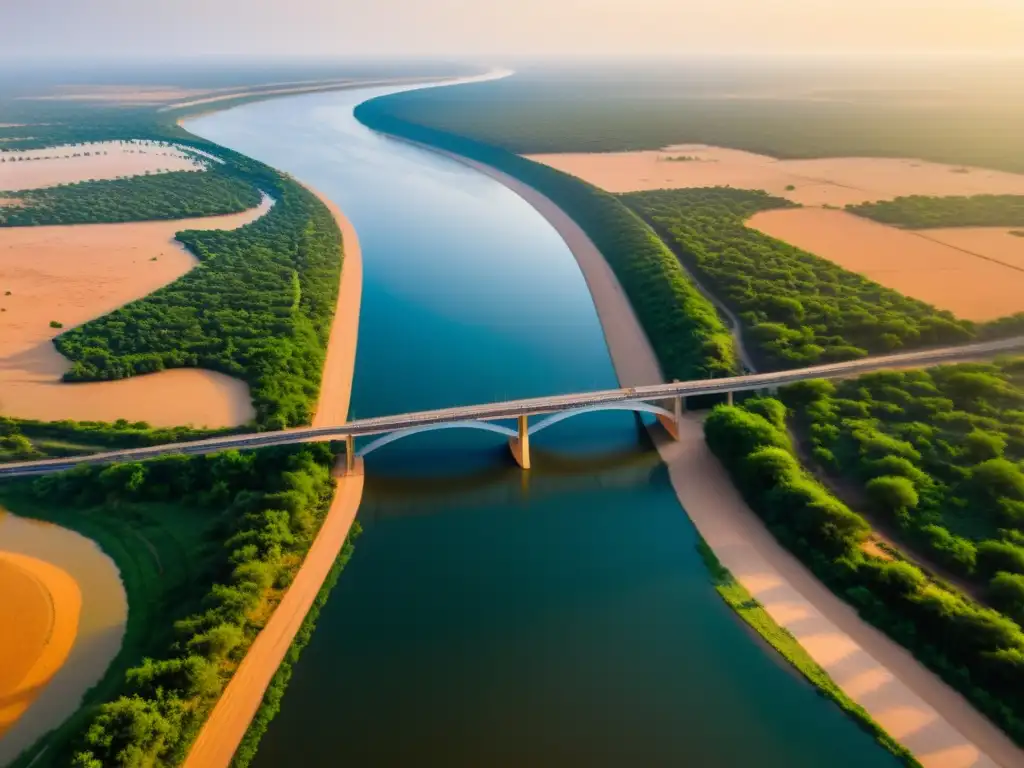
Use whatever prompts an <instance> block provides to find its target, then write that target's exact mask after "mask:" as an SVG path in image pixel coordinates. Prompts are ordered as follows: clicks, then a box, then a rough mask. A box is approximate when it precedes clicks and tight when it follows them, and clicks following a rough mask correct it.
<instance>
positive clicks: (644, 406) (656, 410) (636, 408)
mask: <svg viewBox="0 0 1024 768" xmlns="http://www.w3.org/2000/svg"><path fill="white" fill-rule="evenodd" d="M598 411H633V412H634V413H653V414H654V415H655V416H667V417H668V418H669V419H672V420H673V421H675V418H676V417H675V414H674V413H672V412H671V411H667V410H665V409H664V408H662V407H661V406H658V405H652V404H651V403H644V402H641V401H639V400H634V401H629V402H623V403H601V404H600V405H585V406H583V407H581V408H572V409H570V410H568V411H559V412H558V413H554V414H552V415H550V416H548V417H547V418H546V419H541V420H540V421H538V422H536V423H535V424H534V425H533V426H532V427H530V428H529V430H528V431H527V434H528V435H531V436H532V435H535V434H537V433H538V432H540V431H541V430H542V429H547V428H548V427H552V426H554V425H555V424H557V423H558V422H560V421H565V420H566V419H571V418H573V417H574V416H582V415H583V414H585V413H597V412H598Z"/></svg>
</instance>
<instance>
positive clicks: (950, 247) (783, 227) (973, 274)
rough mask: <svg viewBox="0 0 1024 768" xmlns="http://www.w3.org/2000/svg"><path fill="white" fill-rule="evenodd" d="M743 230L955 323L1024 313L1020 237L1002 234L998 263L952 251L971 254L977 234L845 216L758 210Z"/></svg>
mask: <svg viewBox="0 0 1024 768" xmlns="http://www.w3.org/2000/svg"><path fill="white" fill-rule="evenodd" d="M747 226H749V227H752V228H753V229H757V230H759V231H761V232H764V233H765V234H766V235H771V236H772V237H776V238H778V239H779V240H784V241H785V242H787V243H791V244H793V245H795V246H798V247H800V248H803V249H804V250H806V251H810V252H811V253H813V254H815V255H817V256H820V257H822V258H825V259H828V260H830V261H833V262H835V263H836V264H838V265H839V266H841V267H843V268H845V269H848V270H850V271H851V272H857V273H860V274H862V275H865V276H866V277H868V278H870V279H871V280H874V281H875V282H877V283H881V284H882V285H884V286H886V287H888V288H893V289H895V290H897V291H899V292H900V293H902V294H904V295H906V296H912V297H913V298H915V299H920V300H921V301H925V302H927V303H929V304H932V305H934V306H936V307H938V308H940V309H948V310H950V311H951V312H953V313H954V314H955V315H957V317H962V318H965V319H968V320H977V321H984V320H994V319H995V318H997V317H1003V316H1005V315H1010V314H1013V313H1015V312H1020V311H1024V238H1017V237H1013V236H1011V235H1009V234H1004V235H1003V236H1002V238H1001V239H1002V240H1003V241H1005V242H1003V244H1002V246H1001V247H1002V249H1003V250H1002V251H1000V252H999V253H1001V254H1002V256H1003V258H1002V259H998V258H996V257H995V254H996V250H995V249H994V248H993V247H992V245H991V243H989V245H988V248H989V250H991V251H992V252H993V254H994V255H993V257H991V258H990V257H987V256H986V255H985V254H984V253H983V248H979V249H978V250H977V251H971V250H968V249H966V248H964V247H960V246H958V245H956V243H957V242H958V241H959V242H962V243H963V244H964V245H965V246H968V245H969V246H975V247H976V246H977V245H978V243H977V241H978V240H979V239H980V238H979V235H978V234H977V233H978V230H977V229H969V230H963V231H953V230H922V231H917V230H903V229H898V228H896V227H891V226H888V225H886V224H880V223H878V222H875V221H871V220H870V219H864V218H861V217H860V216H855V215H853V214H851V213H847V212H846V211H834V210H828V209H823V208H794V209H791V210H776V211H762V212H761V213H758V214H755V215H754V216H753V217H751V218H750V220H749V221H748V222H747ZM1006 231H1007V230H1002V232H1003V233H1005V232H1006ZM985 237H986V238H988V237H989V236H988V235H986V236H985ZM997 239H999V238H997ZM943 240H944V241H945V242H943ZM1014 253H1015V254H1016V255H1017V259H1016V262H1014V261H1013V259H1012V257H1011V256H1010V254H1014Z"/></svg>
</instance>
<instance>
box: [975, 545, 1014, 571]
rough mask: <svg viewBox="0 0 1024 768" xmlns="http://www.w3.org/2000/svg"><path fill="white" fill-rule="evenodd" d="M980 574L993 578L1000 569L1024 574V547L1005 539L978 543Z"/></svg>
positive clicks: (978, 567)
mask: <svg viewBox="0 0 1024 768" xmlns="http://www.w3.org/2000/svg"><path fill="white" fill-rule="evenodd" d="M977 569H978V574H979V575H980V576H981V577H982V578H984V579H991V578H992V577H994V576H995V575H996V574H997V573H999V572H1000V571H1006V572H1007V573H1017V574H1024V547H1018V546H1016V545H1014V544H1010V543H1009V542H1004V541H983V542H981V544H979V545H978V566H977Z"/></svg>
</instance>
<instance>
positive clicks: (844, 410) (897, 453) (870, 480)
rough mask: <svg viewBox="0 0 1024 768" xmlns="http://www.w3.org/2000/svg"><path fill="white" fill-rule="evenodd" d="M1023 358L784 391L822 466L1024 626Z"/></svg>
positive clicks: (921, 548)
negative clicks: (1011, 579)
mask: <svg viewBox="0 0 1024 768" xmlns="http://www.w3.org/2000/svg"><path fill="white" fill-rule="evenodd" d="M1022 372H1024V360H1021V359H1018V358H1013V359H1006V360H1001V361H997V362H996V363H992V364H989V363H972V364H963V365H953V366H944V367H939V368H934V369H931V370H927V371H886V372H881V373H873V374H868V375H866V376H862V377H860V378H858V379H852V380H849V381H843V382H839V383H837V384H831V383H828V382H813V383H810V384H805V385H800V386H794V387H792V388H790V389H788V390H785V391H784V392H785V394H784V397H785V399H786V400H787V401H789V402H791V403H792V404H793V407H794V408H795V409H797V412H798V414H799V424H800V425H801V428H802V431H803V433H805V434H806V435H807V439H808V441H809V444H810V448H811V450H812V451H813V456H814V458H815V459H816V460H817V461H818V462H819V463H820V464H821V465H822V466H823V467H824V468H825V469H826V470H827V471H829V472H831V473H833V474H835V475H837V476H840V477H842V478H844V482H846V483H852V487H853V488H855V489H857V491H858V495H860V496H862V497H863V499H864V503H865V505H866V507H867V506H868V505H869V508H870V509H871V510H872V511H874V513H875V514H877V515H878V516H879V519H880V520H882V521H884V522H885V523H886V524H887V525H890V526H895V527H896V528H897V529H898V530H899V531H901V533H902V538H903V539H904V540H905V541H908V542H910V543H912V545H913V547H914V549H915V550H917V551H919V552H921V553H923V554H924V555H925V557H926V558H927V559H928V560H930V561H932V562H936V563H938V564H939V565H940V566H942V567H943V568H945V569H947V570H948V571H950V572H952V573H955V574H957V575H959V576H962V577H965V578H968V579H973V580H975V581H977V582H978V583H979V585H981V586H982V587H984V590H985V593H986V594H988V595H989V596H990V597H991V602H992V603H993V604H996V605H998V606H999V607H1000V608H1002V609H1004V610H1005V611H1006V612H1007V613H1008V614H1009V615H1010V616H1012V617H1014V618H1015V619H1016V620H1018V621H1024V594H1021V595H1019V596H1018V598H1017V601H1016V602H1014V601H1010V600H1008V599H1007V589H1006V586H1007V583H1008V582H1007V579H1006V578H997V576H998V575H999V574H1001V573H1002V572H1006V573H1008V574H1012V575H1013V576H1015V577H1021V578H1022V579H1024V471H1022V469H1021V461H1022V460H1024V386H1022V384H1024V380H1022Z"/></svg>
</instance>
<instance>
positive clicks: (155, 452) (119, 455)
mask: <svg viewBox="0 0 1024 768" xmlns="http://www.w3.org/2000/svg"><path fill="white" fill-rule="evenodd" d="M1015 350H1024V336H1017V337H1014V338H1011V339H1002V340H1000V341H989V342H983V343H979V344H967V345H961V346H956V347H942V348H939V349H928V350H923V351H919V352H906V353H902V354H896V355H881V356H877V357H868V358H864V359H862V360H852V361H848V362H844V363H831V364H828V365H816V366H812V367H809V368H800V369H797V370H790V371H780V372H777V373H758V374H750V375H747V376H732V377H729V378H721V379H697V380H694V381H682V382H674V383H671V384H654V385H651V386H644V387H627V388H622V389H609V390H603V391H598V392H581V393H576V394H570V395H553V396H548V397H534V398H527V399H523V400H507V401H504V402H498V403H485V404H482V405H466V406H459V407H456V408H442V409H439V410H435V411H419V412H417V413H402V414H395V415H393V416H378V417H376V418H372V419H358V420H356V421H350V422H348V423H347V424H339V425H337V426H327V427H301V428H298V429H286V430H281V431H277V432H254V433H250V434H243V435H228V436H221V437H215V438H209V439H206V440H196V441H191V442H183V443H168V444H165V445H156V446H149V447H145V448H129V449H124V450H118V451H109V452H104V453H95V454H91V455H88V456H74V457H69V458H64V459H45V460H41V461H27V462H16V463H9V464H3V465H0V477H19V476H28V475H38V474H46V473H49V472H59V471H63V470H66V469H70V468H72V467H74V466H76V465H78V464H106V463H111V462H122V461H139V460H142V459H151V458H154V457H156V456H163V455H167V454H173V453H184V454H202V453H213V452H215V451H221V450H225V449H228V448H236V449H250V448H263V447H267V446H271V445H290V444H293V443H307V442H315V441H323V440H337V439H343V438H344V437H345V436H347V435H353V436H362V435H379V434H384V433H387V432H395V431H397V430H401V429H411V428H414V427H426V426H432V425H438V424H445V423H449V422H455V421H473V420H480V421H496V420H501V419H510V418H515V417H516V416H522V415H528V416H533V415H540V414H549V413H557V412H559V411H565V410H570V409H573V408H580V407H585V406H594V405H601V404H604V403H622V402H629V401H651V400H665V399H668V398H672V397H679V396H694V395H714V394H724V393H727V392H748V391H751V390H759V389H766V388H772V387H777V386H782V385H785V384H792V383H794V382H797V381H805V380H807V379H821V378H825V379H830V378H831V379H834V378H844V377H849V376H855V375H859V374H862V373H869V372H871V371H880V370H887V369H899V368H910V367H920V366H925V365H934V364H937V363H949V362H957V361H963V360H972V359H978V358H983V357H989V356H992V355H997V354H1000V353H1003V352H1012V351H1015Z"/></svg>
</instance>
